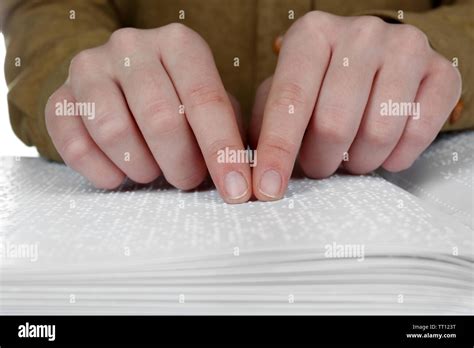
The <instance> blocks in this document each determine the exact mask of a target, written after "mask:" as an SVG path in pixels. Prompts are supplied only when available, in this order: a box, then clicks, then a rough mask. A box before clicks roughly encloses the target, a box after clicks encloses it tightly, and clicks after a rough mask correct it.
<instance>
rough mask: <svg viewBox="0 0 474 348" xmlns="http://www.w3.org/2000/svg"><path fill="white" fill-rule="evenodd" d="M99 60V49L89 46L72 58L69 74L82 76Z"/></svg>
mask: <svg viewBox="0 0 474 348" xmlns="http://www.w3.org/2000/svg"><path fill="white" fill-rule="evenodd" d="M97 60H98V56H97V51H96V49H94V48H89V49H86V50H83V51H81V52H79V53H78V54H76V55H75V56H74V58H72V59H71V63H70V65H69V75H70V76H82V75H83V74H84V73H85V72H87V71H88V70H89V69H90V68H91V67H92V66H95V65H96V64H97Z"/></svg>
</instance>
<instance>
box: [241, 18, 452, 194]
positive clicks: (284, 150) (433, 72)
mask: <svg viewBox="0 0 474 348" xmlns="http://www.w3.org/2000/svg"><path fill="white" fill-rule="evenodd" d="M345 57H348V58H349V66H344V65H343V62H344V58H345ZM460 94H461V77H460V74H459V72H458V71H457V69H456V68H454V67H453V66H452V64H451V63H450V62H449V61H448V60H446V59H445V58H444V57H442V56H441V55H439V54H438V53H436V52H435V51H434V50H433V49H432V48H430V46H429V43H428V40H427V38H426V36H425V35H424V34H423V33H422V32H421V31H420V30H418V29H417V28H415V27H413V26H410V25H406V24H388V23H386V22H384V21H382V20H381V19H379V18H376V17H371V16H366V17H365V16H364V17H339V16H335V15H331V14H327V13H323V12H319V11H314V12H310V13H308V14H306V15H305V16H303V17H302V18H301V19H299V20H298V21H297V22H295V23H294V24H293V26H292V27H291V28H290V29H289V30H288V32H287V33H286V34H285V36H284V38H283V43H282V47H281V50H280V54H279V59H278V64H277V68H276V71H275V74H274V76H272V77H270V78H269V79H267V80H266V81H264V82H263V83H262V85H261V86H260V87H259V89H258V91H257V94H256V101H255V105H254V110H253V117H252V122H251V128H250V140H251V143H252V144H254V146H256V148H257V152H258V163H257V166H256V167H255V169H254V171H253V173H252V174H253V191H254V194H255V195H256V197H257V198H258V199H259V200H262V201H268V200H275V199H280V198H281V197H282V196H283V195H284V193H285V190H286V188H287V185H288V180H289V177H290V175H291V173H292V170H293V167H294V164H295V160H298V161H299V164H300V166H301V169H302V170H303V172H304V173H305V174H306V175H307V176H308V177H310V178H324V177H327V176H329V175H331V174H333V173H334V172H335V171H336V170H337V169H338V168H339V167H340V166H342V167H343V168H344V169H345V170H347V171H348V172H350V173H354V174H364V173H368V172H370V171H372V170H374V169H376V168H378V167H380V166H382V167H383V168H384V169H386V170H389V171H394V172H396V171H401V170H404V169H406V168H408V167H410V166H411V165H412V163H413V162H414V161H415V159H416V158H417V157H418V156H419V155H420V154H421V153H422V152H423V150H425V149H426V148H427V147H428V145H429V144H430V143H431V142H432V141H433V140H434V138H435V137H436V135H437V134H438V132H439V130H440V129H441V127H442V125H443V124H444V122H445V121H446V119H447V118H448V116H449V114H450V112H451V111H452V110H453V108H454V106H455V105H456V102H457V101H458V100H459V97H460ZM389 99H391V100H392V101H394V102H410V103H411V102H416V103H419V104H420V116H419V118H418V119H415V118H414V117H407V116H402V117H390V116H388V117H387V116H385V117H382V116H381V103H383V102H388V100H389ZM290 105H292V107H293V108H294V114H290V113H289V106H290ZM345 152H347V153H348V155H349V156H348V158H349V160H348V161H343V159H344V153H345ZM265 174H268V175H265Z"/></svg>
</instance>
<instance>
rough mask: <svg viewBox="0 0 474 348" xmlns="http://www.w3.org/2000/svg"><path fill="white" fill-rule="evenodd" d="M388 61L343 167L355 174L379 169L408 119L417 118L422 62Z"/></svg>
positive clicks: (375, 85) (381, 71) (373, 88)
mask: <svg viewBox="0 0 474 348" xmlns="http://www.w3.org/2000/svg"><path fill="white" fill-rule="evenodd" d="M410 58H412V59H410V60H408V59H406V60H403V59H402V57H400V56H399V57H397V59H396V60H390V59H388V60H387V61H386V62H385V63H384V66H383V67H382V68H381V69H380V71H379V73H378V74H377V77H376V79H375V83H374V85H373V87H372V94H371V97H370V100H369V102H368V104H367V107H366V111H365V115H364V117H363V120H362V123H361V125H360V127H359V131H358V133H357V136H356V138H355V140H354V142H353V143H352V145H351V147H350V149H349V156H348V161H346V162H344V168H345V169H347V170H348V171H350V172H352V173H354V174H364V173H368V172H370V171H372V170H374V169H376V168H378V167H379V166H380V165H381V164H382V163H383V162H384V160H385V159H386V158H387V157H388V156H389V155H390V153H391V152H392V150H393V149H394V147H395V146H396V144H397V142H398V140H399V139H400V137H401V135H402V132H403V129H404V127H405V124H406V122H407V120H408V118H409V117H417V116H416V113H417V108H416V107H415V105H416V104H413V102H414V100H415V97H416V91H417V90H418V86H419V84H420V81H421V79H422V77H423V74H424V71H423V69H422V68H421V64H419V63H421V62H417V61H416V60H415V59H413V57H410Z"/></svg>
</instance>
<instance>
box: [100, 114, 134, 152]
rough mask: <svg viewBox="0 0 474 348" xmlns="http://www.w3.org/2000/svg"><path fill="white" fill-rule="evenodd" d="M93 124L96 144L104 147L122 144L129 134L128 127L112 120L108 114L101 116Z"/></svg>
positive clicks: (121, 122) (123, 123)
mask: <svg viewBox="0 0 474 348" xmlns="http://www.w3.org/2000/svg"><path fill="white" fill-rule="evenodd" d="M96 122H97V123H96V124H95V134H96V136H97V139H98V142H100V143H101V144H103V145H105V146H114V145H116V144H118V143H120V142H123V141H124V139H125V138H126V137H127V135H128V132H129V127H128V125H127V124H126V123H125V122H123V121H119V120H116V119H114V118H113V116H112V115H110V114H102V115H101V117H99V118H98V119H97V121H96Z"/></svg>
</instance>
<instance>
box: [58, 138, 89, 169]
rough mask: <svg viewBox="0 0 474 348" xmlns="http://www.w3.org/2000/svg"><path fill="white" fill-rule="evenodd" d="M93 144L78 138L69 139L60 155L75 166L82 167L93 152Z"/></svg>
mask: <svg viewBox="0 0 474 348" xmlns="http://www.w3.org/2000/svg"><path fill="white" fill-rule="evenodd" d="M92 148H93V144H92V142H91V141H88V140H87V139H86V138H84V137H81V136H76V137H72V138H69V139H67V140H66V141H65V142H64V143H63V144H62V145H61V147H60V151H59V152H60V153H61V155H62V156H63V157H64V160H65V161H66V162H67V163H69V164H71V165H73V166H77V165H80V164H81V163H82V162H83V161H84V159H85V158H86V157H87V155H88V154H89V153H90V152H91V151H92Z"/></svg>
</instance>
